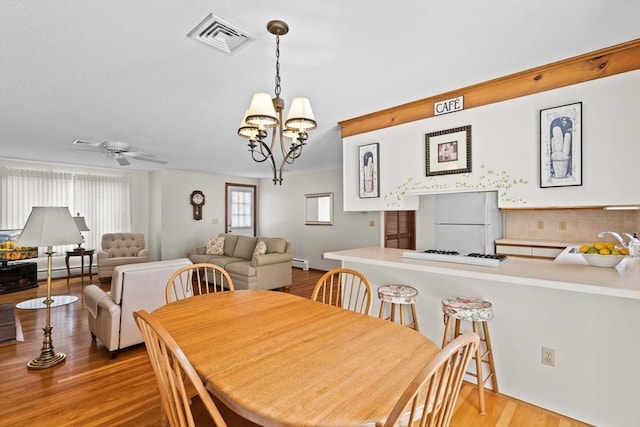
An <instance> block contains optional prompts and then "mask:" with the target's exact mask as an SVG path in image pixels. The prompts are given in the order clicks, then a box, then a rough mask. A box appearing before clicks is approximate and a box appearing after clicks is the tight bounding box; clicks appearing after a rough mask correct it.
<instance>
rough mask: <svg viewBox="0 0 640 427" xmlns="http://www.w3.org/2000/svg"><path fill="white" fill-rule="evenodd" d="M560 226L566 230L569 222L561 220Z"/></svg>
mask: <svg viewBox="0 0 640 427" xmlns="http://www.w3.org/2000/svg"><path fill="white" fill-rule="evenodd" d="M558 228H560V230H566V229H567V223H566V222H565V221H560V224H559V226H558Z"/></svg>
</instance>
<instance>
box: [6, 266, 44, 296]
mask: <svg viewBox="0 0 640 427" xmlns="http://www.w3.org/2000/svg"><path fill="white" fill-rule="evenodd" d="M37 286H38V264H37V263H35V262H23V263H16V264H9V265H3V266H1V267H0V294H7V293H9V292H16V291H21V290H23V289H29V288H35V287H37Z"/></svg>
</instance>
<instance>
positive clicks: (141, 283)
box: [84, 258, 191, 358]
mask: <svg viewBox="0 0 640 427" xmlns="http://www.w3.org/2000/svg"><path fill="white" fill-rule="evenodd" d="M190 264H191V261H189V259H187V258H179V259H174V260H166V261H154V262H145V263H141V264H129V265H120V266H117V267H115V268H114V269H113V277H112V279H111V291H110V292H105V291H104V290H102V288H100V287H99V286H97V285H89V286H87V287H85V288H84V302H85V305H86V306H87V311H88V316H89V330H90V331H91V336H92V337H93V338H96V337H97V338H98V339H99V340H100V341H101V342H102V343H103V344H104V346H105V347H106V348H107V349H108V350H109V351H110V352H111V357H112V358H114V357H116V356H117V354H118V350H120V349H123V348H126V347H129V346H132V345H134V344H139V343H141V342H143V341H144V340H143V338H142V335H141V334H140V330H139V329H138V326H137V325H136V322H135V320H134V319H133V312H134V311H136V310H139V309H141V308H143V309H145V310H147V311H149V312H151V311H153V310H155V309H156V308H158V307H160V306H162V305H164V304H165V298H166V297H165V289H166V286H167V281H168V280H169V278H170V277H171V275H172V274H173V273H174V272H175V271H177V270H178V269H180V268H182V267H184V266H187V265H190Z"/></svg>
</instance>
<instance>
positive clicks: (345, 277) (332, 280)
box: [311, 268, 371, 314]
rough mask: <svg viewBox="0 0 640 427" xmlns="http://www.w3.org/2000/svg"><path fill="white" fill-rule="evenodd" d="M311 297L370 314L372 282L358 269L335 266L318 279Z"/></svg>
mask: <svg viewBox="0 0 640 427" xmlns="http://www.w3.org/2000/svg"><path fill="white" fill-rule="evenodd" d="M311 299H312V300H314V301H320V302H323V303H325V304H329V305H334V306H337V307H342V308H345V309H347V310H351V311H355V312H356V313H362V314H369V309H370V308H371V284H369V280H367V278H366V277H365V275H364V274H362V273H360V272H359V271H357V270H352V269H350V268H335V269H333V270H329V271H327V272H326V273H325V274H323V275H322V277H320V279H318V282H316V285H315V287H314V288H313V293H312V294H311Z"/></svg>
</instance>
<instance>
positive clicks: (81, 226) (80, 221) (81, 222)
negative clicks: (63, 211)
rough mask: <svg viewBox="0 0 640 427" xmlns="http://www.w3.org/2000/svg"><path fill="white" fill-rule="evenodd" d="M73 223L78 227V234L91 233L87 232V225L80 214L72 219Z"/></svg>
mask: <svg viewBox="0 0 640 427" xmlns="http://www.w3.org/2000/svg"><path fill="white" fill-rule="evenodd" d="M73 222H75V223H76V227H78V231H80V232H82V231H91V230H89V227H88V226H87V223H86V222H85V220H84V217H83V216H80V214H78V216H74V217H73Z"/></svg>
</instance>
